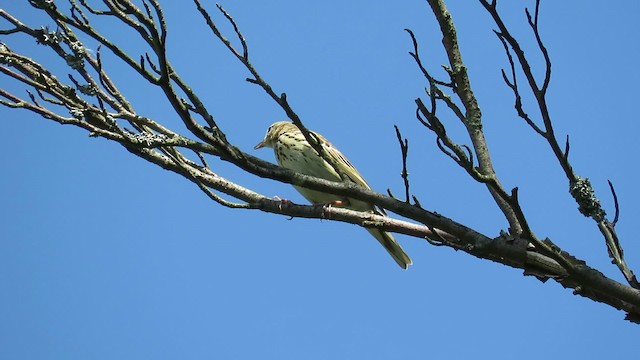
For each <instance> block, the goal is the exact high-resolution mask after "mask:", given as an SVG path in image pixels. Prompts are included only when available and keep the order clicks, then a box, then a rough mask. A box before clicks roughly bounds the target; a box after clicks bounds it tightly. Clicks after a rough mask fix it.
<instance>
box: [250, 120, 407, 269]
mask: <svg viewBox="0 0 640 360" xmlns="http://www.w3.org/2000/svg"><path fill="white" fill-rule="evenodd" d="M311 133H312V134H314V135H315V137H316V139H317V140H318V141H319V143H320V144H321V145H322V147H323V149H324V153H325V154H326V156H328V157H330V158H331V159H332V161H333V162H334V163H335V164H336V166H337V167H338V168H339V169H340V171H341V172H342V173H343V174H344V175H345V176H346V178H347V181H351V182H353V183H355V184H358V185H360V186H363V187H365V188H367V189H371V187H369V184H367V182H366V181H365V180H364V178H363V177H362V175H360V173H359V172H358V170H356V168H355V167H354V166H353V165H351V162H349V160H348V159H347V158H346V157H345V156H344V155H343V154H342V153H341V152H340V150H338V149H337V148H336V147H335V146H333V145H332V144H331V143H330V142H329V141H328V140H327V139H325V138H324V137H323V136H322V135H320V134H318V133H316V132H313V131H311ZM264 147H266V148H272V149H273V151H274V153H275V156H276V160H277V161H278V164H279V165H280V166H281V167H284V168H287V169H289V170H293V171H295V172H299V173H301V174H305V175H309V176H314V177H318V178H321V179H325V180H329V181H335V182H342V181H343V180H342V178H341V177H340V174H338V173H337V172H336V171H335V169H334V168H333V166H332V165H331V164H330V163H329V162H327V161H326V160H325V159H323V158H322V157H321V156H320V155H318V153H317V151H316V150H315V149H314V148H313V147H312V146H311V145H310V144H309V142H308V141H307V140H306V139H305V137H304V134H303V133H302V131H300V129H299V128H298V126H296V125H295V124H294V123H292V122H289V121H278V122H275V123H273V124H272V125H271V126H270V127H269V129H268V130H267V134H266V135H265V137H264V139H263V140H262V141H261V142H260V143H258V144H257V145H256V146H255V147H254V149H260V148H264ZM293 187H294V188H295V189H296V190H298V192H299V193H300V194H301V195H302V196H304V197H305V198H306V199H307V200H308V201H310V202H311V203H312V204H321V205H328V204H342V205H344V207H346V208H348V209H352V210H357V211H363V212H369V213H373V214H377V215H384V214H383V212H382V211H381V210H378V209H377V208H376V207H375V206H374V205H373V204H370V203H367V202H365V201H361V200H356V199H345V198H344V197H341V196H339V195H333V194H329V193H326V192H322V191H317V190H313V189H309V188H304V187H301V186H296V185H293ZM367 231H369V233H371V235H373V237H375V238H376V239H377V240H378V241H379V242H380V244H382V246H383V247H384V248H385V249H386V250H387V252H389V254H390V255H391V257H393V259H394V260H395V261H396V263H398V265H400V267H402V268H403V269H405V270H406V269H407V268H408V267H409V265H411V264H412V261H411V259H410V258H409V256H408V255H407V253H405V252H404V250H403V249H402V247H400V244H398V242H397V241H396V240H395V239H394V237H393V236H392V235H391V234H390V233H388V232H386V231H383V230H380V229H377V228H367Z"/></svg>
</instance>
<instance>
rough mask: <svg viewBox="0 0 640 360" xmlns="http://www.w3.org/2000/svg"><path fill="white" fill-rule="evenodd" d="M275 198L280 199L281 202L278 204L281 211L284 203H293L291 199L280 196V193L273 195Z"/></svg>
mask: <svg viewBox="0 0 640 360" xmlns="http://www.w3.org/2000/svg"><path fill="white" fill-rule="evenodd" d="M273 199H274V200H278V201H280V204H278V210H279V211H280V212H282V204H289V203H291V200H287V199H282V198H280V197H279V196H278V195H276V196H274V197H273Z"/></svg>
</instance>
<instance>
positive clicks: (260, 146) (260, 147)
mask: <svg viewBox="0 0 640 360" xmlns="http://www.w3.org/2000/svg"><path fill="white" fill-rule="evenodd" d="M263 147H264V140H262V141H260V142H259V143H258V145H256V146H254V147H253V148H254V149H256V150H258V149H262V148H263Z"/></svg>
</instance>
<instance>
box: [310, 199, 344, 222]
mask: <svg viewBox="0 0 640 360" xmlns="http://www.w3.org/2000/svg"><path fill="white" fill-rule="evenodd" d="M313 205H314V206H320V207H322V218H323V219H324V218H325V216H324V210H325V209H326V208H329V207H332V206H337V207H347V206H349V205H351V202H350V201H349V199H342V200H333V201H329V202H322V203H314V204H313Z"/></svg>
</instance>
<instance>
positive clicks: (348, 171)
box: [314, 133, 371, 189]
mask: <svg viewBox="0 0 640 360" xmlns="http://www.w3.org/2000/svg"><path fill="white" fill-rule="evenodd" d="M314 134H316V136H317V137H318V138H319V139H320V140H321V141H322V146H323V147H324V149H325V150H326V152H327V154H328V155H329V156H331V158H333V160H334V161H335V162H336V163H338V164H340V163H343V164H345V165H346V166H345V167H344V169H341V170H342V172H343V173H344V174H345V175H346V176H347V177H348V178H349V179H350V180H351V181H353V182H354V183H356V184H358V185H361V186H364V187H366V188H367V189H371V187H370V186H369V184H367V181H366V180H365V179H364V178H363V177H362V175H360V173H359V172H358V170H357V169H356V168H355V167H354V166H353V165H352V164H351V162H350V161H349V159H347V157H346V156H344V155H343V154H342V153H341V152H340V150H338V149H336V148H335V146H333V145H332V144H331V143H330V142H329V141H327V139H325V138H324V137H323V136H322V135H320V134H318V133H314Z"/></svg>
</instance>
